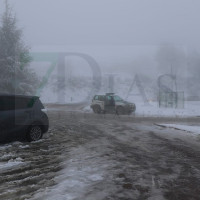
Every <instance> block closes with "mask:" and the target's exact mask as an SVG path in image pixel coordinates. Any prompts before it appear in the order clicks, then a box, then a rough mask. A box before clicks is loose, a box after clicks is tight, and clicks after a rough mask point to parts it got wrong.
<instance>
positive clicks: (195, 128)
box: [159, 124, 200, 135]
mask: <svg viewBox="0 0 200 200" xmlns="http://www.w3.org/2000/svg"><path fill="white" fill-rule="evenodd" d="M159 125H160V126H164V127H169V128H175V129H180V130H183V131H187V132H190V133H195V134H197V135H199V134H200V126H188V125H179V124H159Z"/></svg>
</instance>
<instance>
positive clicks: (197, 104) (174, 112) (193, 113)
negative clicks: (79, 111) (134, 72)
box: [83, 99, 200, 117]
mask: <svg viewBox="0 0 200 200" xmlns="http://www.w3.org/2000/svg"><path fill="white" fill-rule="evenodd" d="M129 101H130V102H134V100H133V99H132V100H129ZM134 103H135V104H136V112H135V115H136V116H141V117H149V116H151V117H198V116H200V101H188V102H185V108H183V109H174V108H159V107H158V102H150V103H149V104H148V105H145V104H144V103H143V102H141V101H140V102H134ZM83 110H84V111H86V112H92V110H91V109H90V106H86V107H85V108H84V109H83Z"/></svg>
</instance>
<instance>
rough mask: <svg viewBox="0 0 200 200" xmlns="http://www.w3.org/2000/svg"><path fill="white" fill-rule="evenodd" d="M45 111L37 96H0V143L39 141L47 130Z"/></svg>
mask: <svg viewBox="0 0 200 200" xmlns="http://www.w3.org/2000/svg"><path fill="white" fill-rule="evenodd" d="M45 111H46V110H45V108H44V106H43V104H42V103H41V101H40V99H39V97H37V96H24V95H9V94H0V142H4V141H11V140H15V139H27V140H28V141H37V140H39V139H41V138H42V136H43V133H45V132H47V131H48V129H49V120H48V117H47V114H46V113H45Z"/></svg>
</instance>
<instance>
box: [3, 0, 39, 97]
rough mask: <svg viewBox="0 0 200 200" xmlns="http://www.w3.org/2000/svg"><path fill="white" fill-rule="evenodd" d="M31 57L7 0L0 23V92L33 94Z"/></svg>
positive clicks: (34, 87) (34, 81)
mask: <svg viewBox="0 0 200 200" xmlns="http://www.w3.org/2000/svg"><path fill="white" fill-rule="evenodd" d="M30 61H31V57H30V54H29V48H28V47H27V46H26V45H25V44H24V42H23V37H22V30H21V29H19V28H18V27H17V20H16V17H15V15H13V14H12V9H11V8H10V6H9V4H8V1H5V12H4V13H3V16H2V18H1V24H0V92H3V93H16V94H34V93H35V90H36V87H37V84H38V80H37V76H36V74H35V73H33V71H32V70H31V69H30V68H29V63H30Z"/></svg>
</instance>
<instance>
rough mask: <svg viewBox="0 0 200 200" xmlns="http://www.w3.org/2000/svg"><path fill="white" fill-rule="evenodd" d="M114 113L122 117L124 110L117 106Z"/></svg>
mask: <svg viewBox="0 0 200 200" xmlns="http://www.w3.org/2000/svg"><path fill="white" fill-rule="evenodd" d="M116 113H117V114H118V115H123V114H124V113H125V110H124V108H123V107H122V106H119V107H118V108H117V111H116Z"/></svg>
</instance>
